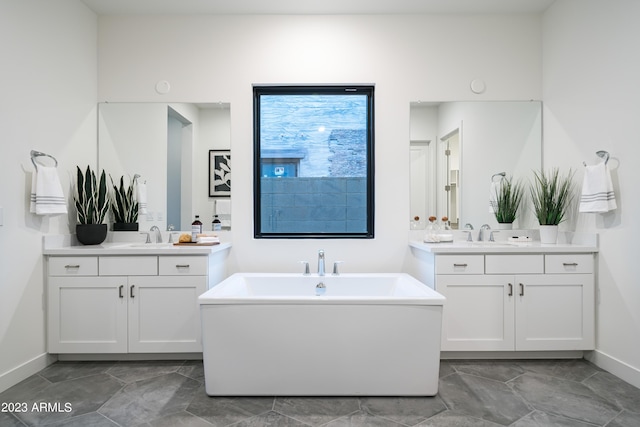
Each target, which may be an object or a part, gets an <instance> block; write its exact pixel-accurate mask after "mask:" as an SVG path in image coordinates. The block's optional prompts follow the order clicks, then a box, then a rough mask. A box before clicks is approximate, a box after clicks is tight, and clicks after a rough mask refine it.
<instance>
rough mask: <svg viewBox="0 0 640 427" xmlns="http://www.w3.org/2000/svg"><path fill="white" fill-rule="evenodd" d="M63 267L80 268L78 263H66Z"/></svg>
mask: <svg viewBox="0 0 640 427" xmlns="http://www.w3.org/2000/svg"><path fill="white" fill-rule="evenodd" d="M64 268H80V265H79V264H67V265H65V266H64Z"/></svg>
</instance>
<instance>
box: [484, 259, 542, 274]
mask: <svg viewBox="0 0 640 427" xmlns="http://www.w3.org/2000/svg"><path fill="white" fill-rule="evenodd" d="M485 271H486V273H487V274H542V273H544V255H542V254H536V255H486V258H485Z"/></svg>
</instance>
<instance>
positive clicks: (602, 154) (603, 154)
mask: <svg viewBox="0 0 640 427" xmlns="http://www.w3.org/2000/svg"><path fill="white" fill-rule="evenodd" d="M596 156H598V157H600V158H601V159H604V164H605V165H606V164H607V163H609V157H610V156H609V152H608V151H604V150H600V151H596ZM582 164H583V165H584V166H585V167H586V166H587V162H582Z"/></svg>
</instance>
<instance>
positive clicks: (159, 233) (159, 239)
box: [149, 225, 162, 243]
mask: <svg viewBox="0 0 640 427" xmlns="http://www.w3.org/2000/svg"><path fill="white" fill-rule="evenodd" d="M149 231H155V232H156V243H162V233H161V232H160V229H159V228H158V226H157V225H154V226H153V227H151V228H150V229H149Z"/></svg>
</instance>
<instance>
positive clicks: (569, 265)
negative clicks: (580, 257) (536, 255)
mask: <svg viewBox="0 0 640 427" xmlns="http://www.w3.org/2000/svg"><path fill="white" fill-rule="evenodd" d="M562 265H564V266H565V267H577V266H578V263H577V262H563V263H562Z"/></svg>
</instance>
